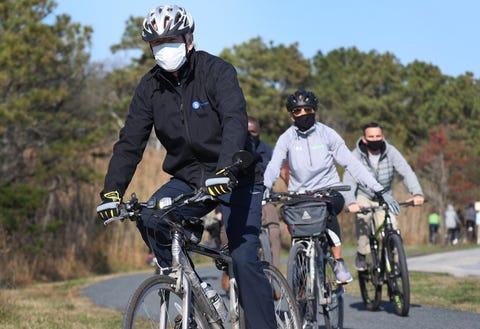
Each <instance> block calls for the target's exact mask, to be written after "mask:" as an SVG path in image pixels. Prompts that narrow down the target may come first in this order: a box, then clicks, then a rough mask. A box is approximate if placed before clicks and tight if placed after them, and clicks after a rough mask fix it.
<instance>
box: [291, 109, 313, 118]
mask: <svg viewBox="0 0 480 329" xmlns="http://www.w3.org/2000/svg"><path fill="white" fill-rule="evenodd" d="M302 111H303V112H305V114H312V113H313V112H315V110H314V109H313V108H311V107H297V108H294V109H293V110H292V111H290V113H292V114H293V116H296V117H298V116H300V115H301V114H302Z"/></svg>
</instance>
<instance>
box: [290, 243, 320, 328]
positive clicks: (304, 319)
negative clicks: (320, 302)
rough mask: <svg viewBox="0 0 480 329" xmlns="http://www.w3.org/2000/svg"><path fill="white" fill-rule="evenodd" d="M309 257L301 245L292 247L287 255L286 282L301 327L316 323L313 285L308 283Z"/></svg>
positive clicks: (295, 244)
mask: <svg viewBox="0 0 480 329" xmlns="http://www.w3.org/2000/svg"><path fill="white" fill-rule="evenodd" d="M309 271H310V270H309V257H308V256H307V250H306V247H305V245H304V244H303V243H301V242H297V243H294V244H293V245H292V247H291V248H290V252H289V254H288V263H287V282H288V286H289V287H290V289H291V290H292V293H293V295H294V296H295V301H296V304H297V307H298V312H299V315H300V319H301V323H302V326H303V325H304V324H309V323H310V324H311V323H313V322H314V321H316V318H315V315H316V312H317V310H316V303H315V301H314V300H312V298H310V297H312V296H314V295H315V291H314V287H315V285H314V283H313V282H310V276H309V274H308V273H309Z"/></svg>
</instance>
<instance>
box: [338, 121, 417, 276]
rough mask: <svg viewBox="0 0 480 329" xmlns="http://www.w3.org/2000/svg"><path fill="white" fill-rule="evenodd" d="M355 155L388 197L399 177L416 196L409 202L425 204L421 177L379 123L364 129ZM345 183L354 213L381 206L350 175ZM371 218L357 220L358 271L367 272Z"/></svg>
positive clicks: (362, 216)
mask: <svg viewBox="0 0 480 329" xmlns="http://www.w3.org/2000/svg"><path fill="white" fill-rule="evenodd" d="M352 153H353V155H354V156H355V157H356V158H357V159H359V160H360V161H361V162H362V164H363V166H364V167H365V168H366V169H367V170H368V171H369V172H370V174H371V175H373V176H374V177H375V178H376V179H377V181H378V182H379V183H380V184H382V186H383V189H384V191H385V193H386V194H388V195H392V183H393V178H394V174H395V173H397V174H399V175H400V176H401V177H403V181H404V183H405V185H406V187H407V188H408V190H409V191H410V193H411V194H412V195H413V197H411V198H410V199H408V200H406V201H407V202H408V201H413V202H414V204H415V205H421V204H423V202H424V197H423V191H422V188H421V186H420V183H419V182H418V179H417V176H416V175H415V173H414V172H413V170H412V168H411V167H410V166H409V165H408V163H407V161H406V160H405V158H404V157H403V156H402V155H401V154H400V152H399V151H398V150H397V149H396V148H395V147H394V146H393V145H391V144H389V143H388V142H387V141H386V140H385V136H384V135H383V129H382V127H381V126H380V125H379V124H378V123H376V122H371V123H368V124H366V125H365V126H364V127H363V136H362V137H361V138H360V139H359V140H358V141H357V146H356V148H355V149H354V150H353V152H352ZM343 182H344V184H347V185H350V186H351V187H352V189H351V190H350V191H348V192H346V193H345V201H346V203H347V205H348V210H349V211H350V212H352V213H357V212H359V211H360V208H361V207H370V206H378V201H379V200H378V198H377V197H376V196H375V194H373V193H371V191H369V190H368V189H366V188H365V187H363V186H361V185H360V184H358V183H357V181H356V180H355V178H354V177H353V176H352V175H351V174H350V173H349V172H348V171H346V172H345V174H344V176H343ZM395 215H398V212H394V213H392V214H391V215H390V217H391V219H392V224H393V227H394V228H397V220H396V217H395ZM371 216H372V214H371V213H369V214H358V215H357V216H356V219H355V226H356V233H357V243H358V247H357V255H356V257H355V267H356V269H357V270H358V271H364V270H365V269H366V258H365V255H366V254H368V253H369V252H370V244H369V240H368V222H369V219H370V218H371ZM384 216H385V215H384V213H383V212H376V213H375V223H376V225H380V224H381V223H382V222H383V218H384Z"/></svg>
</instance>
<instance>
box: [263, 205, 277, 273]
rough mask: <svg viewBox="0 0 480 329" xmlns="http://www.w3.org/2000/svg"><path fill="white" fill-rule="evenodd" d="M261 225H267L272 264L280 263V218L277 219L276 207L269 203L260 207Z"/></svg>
mask: <svg viewBox="0 0 480 329" xmlns="http://www.w3.org/2000/svg"><path fill="white" fill-rule="evenodd" d="M262 226H268V236H269V238H270V249H271V250H272V263H273V266H275V267H276V268H279V265H280V220H279V219H278V213H277V208H276V207H275V205H273V204H271V203H266V204H265V205H264V206H263V207H262Z"/></svg>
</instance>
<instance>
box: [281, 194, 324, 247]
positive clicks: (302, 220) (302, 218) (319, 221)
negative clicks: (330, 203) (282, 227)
mask: <svg viewBox="0 0 480 329" xmlns="http://www.w3.org/2000/svg"><path fill="white" fill-rule="evenodd" d="M281 213H282V216H283V220H284V221H285V223H286V224H287V227H288V231H289V232H290V235H291V237H292V238H300V237H307V236H315V235H319V234H321V233H322V232H324V231H325V229H326V226H327V218H328V210H327V204H326V203H325V202H323V201H315V202H300V203H296V204H290V205H284V206H283V207H282V208H281Z"/></svg>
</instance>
